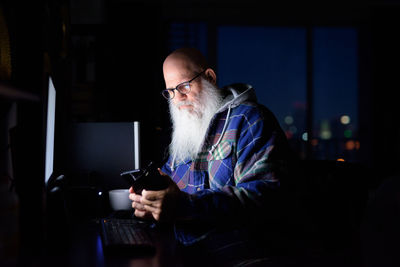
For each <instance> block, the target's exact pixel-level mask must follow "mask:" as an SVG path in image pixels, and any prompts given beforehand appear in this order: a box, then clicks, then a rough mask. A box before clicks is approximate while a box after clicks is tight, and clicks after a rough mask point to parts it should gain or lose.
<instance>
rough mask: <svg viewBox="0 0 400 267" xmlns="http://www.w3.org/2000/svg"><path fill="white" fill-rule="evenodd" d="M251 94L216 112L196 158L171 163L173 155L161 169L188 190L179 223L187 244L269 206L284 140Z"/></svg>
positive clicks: (180, 236)
mask: <svg viewBox="0 0 400 267" xmlns="http://www.w3.org/2000/svg"><path fill="white" fill-rule="evenodd" d="M251 90H253V89H251ZM250 96H251V94H250ZM249 98H251V97H245V98H244V100H245V101H244V102H241V103H235V104H234V105H231V110H228V109H224V110H223V111H220V112H218V113H217V114H216V115H215V116H214V118H213V120H212V123H211V124H210V126H209V128H208V131H207V135H206V138H205V141H204V145H203V148H202V150H201V152H200V153H199V154H198V156H197V158H195V159H193V160H187V161H183V162H172V161H173V159H172V157H169V159H168V161H167V163H166V164H165V165H164V166H163V168H162V170H163V171H164V172H165V173H167V174H168V175H169V176H170V177H171V178H172V179H173V180H174V181H175V183H176V184H177V185H178V187H179V188H180V189H181V190H182V191H184V192H186V193H188V194H184V197H183V199H182V201H180V203H179V207H177V213H178V218H179V220H178V221H177V223H176V224H175V233H176V236H177V238H178V240H180V241H181V242H182V243H183V244H186V245H188V244H192V243H194V242H196V241H199V240H202V239H204V238H205V237H206V236H207V234H208V233H210V232H213V231H215V229H216V228H218V227H222V228H226V225H230V224H232V223H233V222H235V221H237V218H238V217H239V214H243V213H244V212H245V213H251V212H252V211H256V210H257V209H259V208H265V207H267V206H268V205H271V203H267V202H268V200H267V197H268V194H269V192H270V191H271V190H272V191H275V190H276V189H277V188H278V187H279V177H280V174H281V173H283V172H284V169H285V152H284V151H285V149H283V148H285V147H286V139H285V136H284V134H283V132H282V130H281V128H280V126H279V124H278V122H277V120H276V119H275V117H274V115H273V114H272V113H271V112H270V111H269V110H268V109H267V108H265V107H264V106H262V105H259V104H257V103H256V102H253V101H249V100H251V99H249ZM232 103H233V102H232ZM228 104H231V103H228ZM228 113H230V114H229V117H228ZM226 120H228V121H227V122H226ZM225 124H226V125H225ZM224 126H225V129H224ZM221 135H222V137H221ZM218 141H219V142H218ZM213 145H214V146H215V148H214V149H213Z"/></svg>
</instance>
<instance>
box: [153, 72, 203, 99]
mask: <svg viewBox="0 0 400 267" xmlns="http://www.w3.org/2000/svg"><path fill="white" fill-rule="evenodd" d="M205 71H206V70H203V71H202V72H200V73H199V74H197V75H196V76H194V78H193V79H191V80H190V81H187V82H183V83H180V84H178V85H177V86H176V87H175V88H170V89H165V90H163V91H162V92H161V94H162V95H163V97H165V98H166V99H167V100H171V99H173V98H174V97H175V90H177V91H178V92H179V93H181V94H183V95H187V94H189V93H190V83H191V82H193V81H194V80H195V79H196V78H197V77H199V76H200V75H201V74H203V73H204V72H205Z"/></svg>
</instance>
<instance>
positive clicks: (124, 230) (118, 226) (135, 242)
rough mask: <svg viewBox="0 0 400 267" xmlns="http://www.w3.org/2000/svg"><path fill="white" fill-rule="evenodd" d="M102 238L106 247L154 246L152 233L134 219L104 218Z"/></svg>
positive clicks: (102, 221)
mask: <svg viewBox="0 0 400 267" xmlns="http://www.w3.org/2000/svg"><path fill="white" fill-rule="evenodd" d="M101 228H102V238H103V245H104V247H105V248H106V249H107V248H110V247H116V248H123V247H125V248H128V247H132V248H135V247H149V248H151V247H154V241H153V237H152V235H151V233H150V232H149V231H148V229H147V228H145V226H143V225H140V223H138V222H137V221H135V220H134V219H115V218H112V219H102V220H101Z"/></svg>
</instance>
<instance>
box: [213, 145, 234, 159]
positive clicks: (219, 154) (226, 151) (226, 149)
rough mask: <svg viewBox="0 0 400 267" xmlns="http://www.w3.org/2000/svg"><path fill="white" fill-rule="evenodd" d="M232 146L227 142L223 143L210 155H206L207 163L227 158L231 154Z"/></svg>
mask: <svg viewBox="0 0 400 267" xmlns="http://www.w3.org/2000/svg"><path fill="white" fill-rule="evenodd" d="M232 146H233V144H232V143H231V142H228V141H223V142H221V143H219V145H218V146H217V147H216V148H215V149H214V150H213V152H212V153H208V155H207V161H213V160H223V159H226V158H227V157H229V156H230V155H231V153H232V150H233V149H232Z"/></svg>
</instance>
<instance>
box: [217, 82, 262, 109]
mask: <svg viewBox="0 0 400 267" xmlns="http://www.w3.org/2000/svg"><path fill="white" fill-rule="evenodd" d="M222 90H223V92H224V94H225V95H226V96H225V98H224V100H223V101H222V106H221V107H220V108H219V109H218V110H217V112H216V113H219V112H223V111H225V110H226V109H228V108H229V107H230V108H234V107H237V106H239V105H240V104H242V103H243V102H246V101H250V102H257V97H256V93H255V91H254V88H253V87H252V86H251V85H249V84H244V83H234V84H231V85H227V86H225V87H223V88H222Z"/></svg>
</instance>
